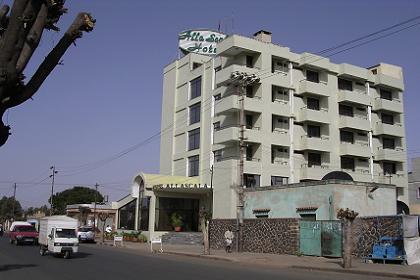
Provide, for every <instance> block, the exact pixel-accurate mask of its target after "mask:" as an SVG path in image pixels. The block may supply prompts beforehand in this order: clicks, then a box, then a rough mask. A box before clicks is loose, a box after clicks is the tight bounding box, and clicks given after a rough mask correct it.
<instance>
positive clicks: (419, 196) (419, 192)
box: [417, 188, 420, 199]
mask: <svg viewBox="0 0 420 280" xmlns="http://www.w3.org/2000/svg"><path fill="white" fill-rule="evenodd" d="M417 199H420V188H417Z"/></svg>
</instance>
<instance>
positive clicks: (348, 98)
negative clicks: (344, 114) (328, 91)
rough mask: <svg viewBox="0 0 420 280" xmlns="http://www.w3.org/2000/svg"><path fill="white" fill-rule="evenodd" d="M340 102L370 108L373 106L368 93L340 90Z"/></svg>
mask: <svg viewBox="0 0 420 280" xmlns="http://www.w3.org/2000/svg"><path fill="white" fill-rule="evenodd" d="M338 102H339V103H340V102H350V103H355V104H362V105H366V106H368V105H371V98H370V96H368V95H367V94H366V92H361V91H349V90H339V91H338Z"/></svg>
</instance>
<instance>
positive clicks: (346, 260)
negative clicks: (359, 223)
mask: <svg viewBox="0 0 420 280" xmlns="http://www.w3.org/2000/svg"><path fill="white" fill-rule="evenodd" d="M352 224H353V222H352V221H351V220H348V219H346V220H345V221H344V248H343V249H344V253H343V268H351V256H352V252H351V251H352V241H353V238H352V232H351V228H352Z"/></svg>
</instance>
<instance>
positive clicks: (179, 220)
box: [171, 213, 184, 227]
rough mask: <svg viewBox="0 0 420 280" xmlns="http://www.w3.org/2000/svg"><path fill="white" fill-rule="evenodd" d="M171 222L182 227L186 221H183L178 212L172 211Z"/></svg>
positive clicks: (174, 225)
mask: <svg viewBox="0 0 420 280" xmlns="http://www.w3.org/2000/svg"><path fill="white" fill-rule="evenodd" d="M171 224H172V226H173V227H182V225H183V224H184V223H183V222H182V217H181V216H180V215H179V214H178V213H172V215H171Z"/></svg>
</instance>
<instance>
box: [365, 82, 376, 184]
mask: <svg viewBox="0 0 420 280" xmlns="http://www.w3.org/2000/svg"><path fill="white" fill-rule="evenodd" d="M366 93H367V95H368V96H369V97H372V94H371V92H370V85H369V82H366ZM371 99H372V98H371ZM368 120H369V124H370V130H369V148H370V157H369V167H370V175H371V178H372V181H375V176H374V171H375V170H374V166H373V152H374V151H373V133H372V131H373V124H372V106H371V105H368Z"/></svg>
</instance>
